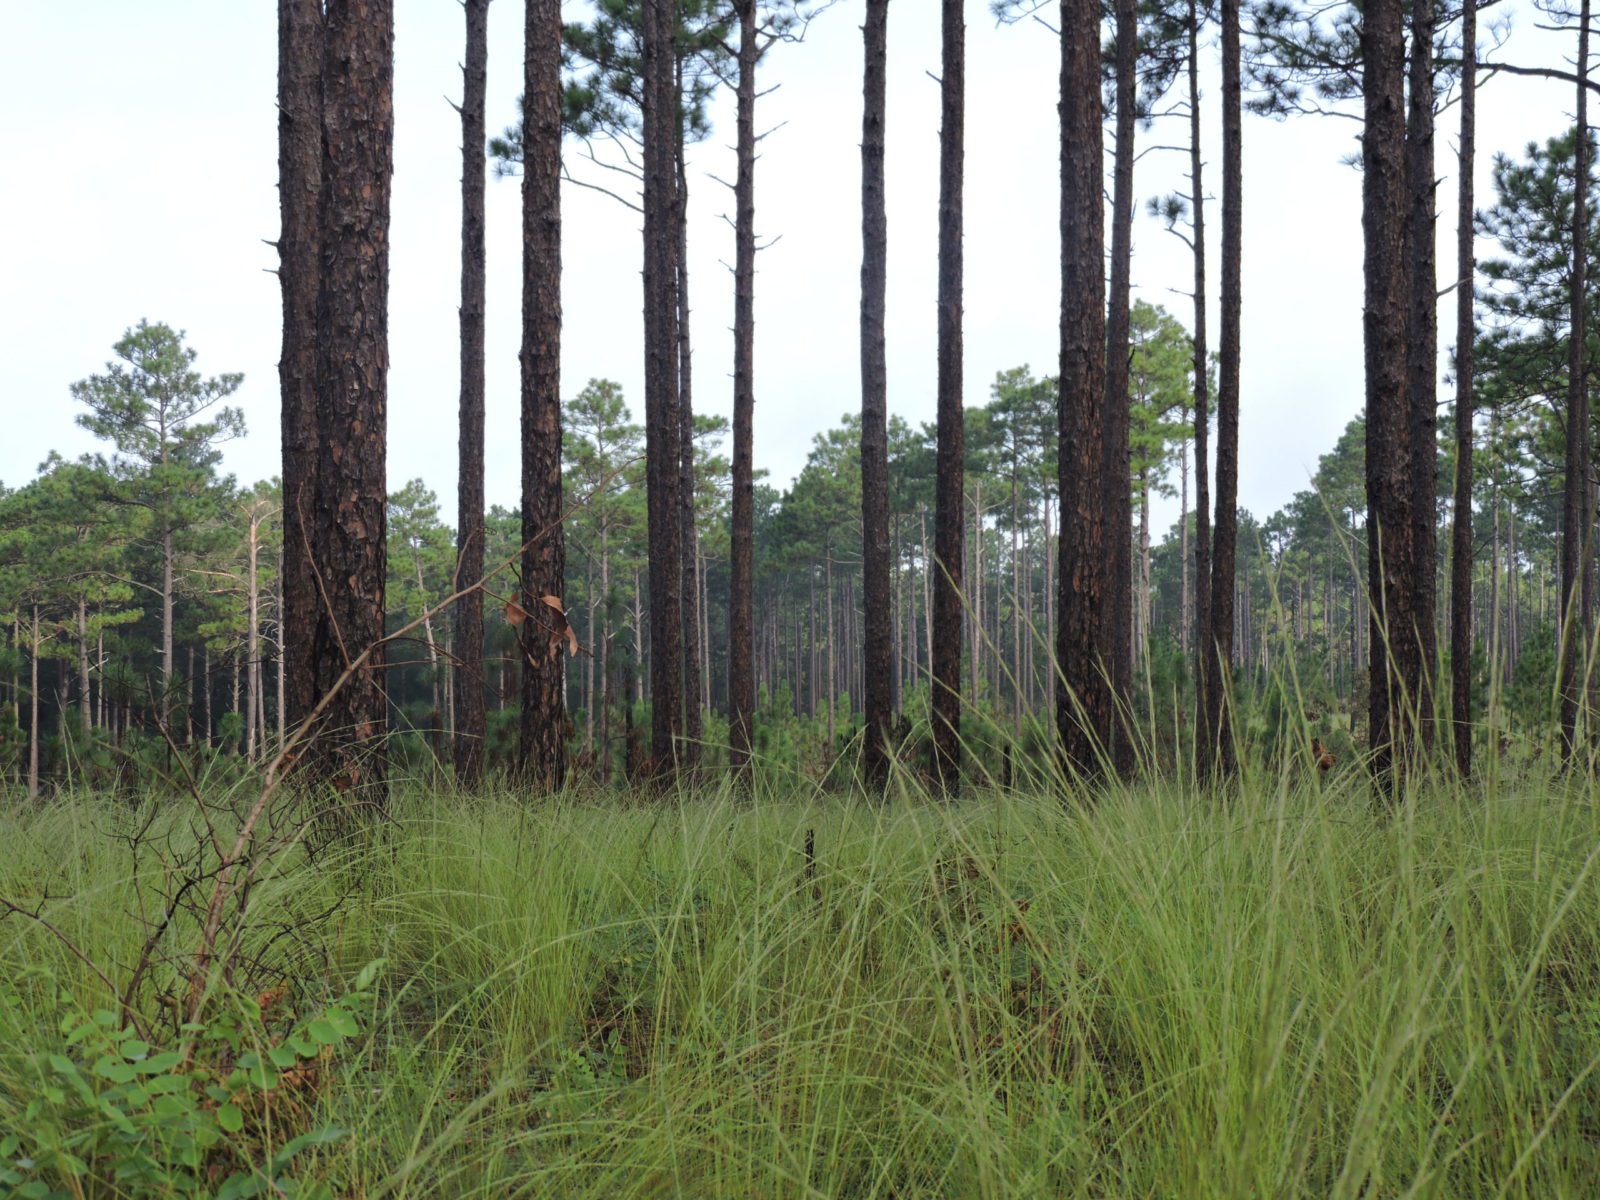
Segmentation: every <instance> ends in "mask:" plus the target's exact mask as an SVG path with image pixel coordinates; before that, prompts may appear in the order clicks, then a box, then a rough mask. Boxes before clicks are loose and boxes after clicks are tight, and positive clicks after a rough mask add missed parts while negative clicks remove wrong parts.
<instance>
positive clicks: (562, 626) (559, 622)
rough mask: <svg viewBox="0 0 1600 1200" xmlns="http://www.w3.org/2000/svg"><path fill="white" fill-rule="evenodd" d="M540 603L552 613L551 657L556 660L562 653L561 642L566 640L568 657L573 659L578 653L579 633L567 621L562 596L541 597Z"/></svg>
mask: <svg viewBox="0 0 1600 1200" xmlns="http://www.w3.org/2000/svg"><path fill="white" fill-rule="evenodd" d="M539 602H540V603H541V604H543V605H544V606H545V607H546V608H548V609H549V610H550V612H551V622H550V657H551V658H555V657H556V655H558V654H560V653H561V640H562V639H563V638H565V639H566V642H567V657H568V658H571V657H572V656H573V655H575V654H577V653H578V633H577V630H575V629H573V628H572V624H571V622H569V621H568V620H567V610H566V609H565V608H563V607H562V605H561V597H560V596H540V597H539Z"/></svg>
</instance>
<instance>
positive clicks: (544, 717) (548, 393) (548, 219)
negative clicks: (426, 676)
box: [521, 0, 567, 791]
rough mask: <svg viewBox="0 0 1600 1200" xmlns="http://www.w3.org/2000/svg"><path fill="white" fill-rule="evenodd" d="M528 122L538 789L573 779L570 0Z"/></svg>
mask: <svg viewBox="0 0 1600 1200" xmlns="http://www.w3.org/2000/svg"><path fill="white" fill-rule="evenodd" d="M524 37H525V41H524V54H525V59H524V64H523V97H524V98H523V121H522V164H523V169H522V353H521V366H522V541H523V547H522V607H523V608H524V609H525V610H526V611H527V612H528V614H529V615H528V618H527V619H526V620H524V621H523V623H522V627H521V628H522V747H521V754H522V768H523V773H524V777H525V779H526V781H527V783H528V784H529V786H531V787H533V788H534V789H536V790H539V791H555V790H557V789H559V788H560V787H561V785H562V783H563V782H564V781H565V779H566V771H567V755H566V697H565V695H564V689H563V672H564V667H565V657H566V646H565V644H564V639H562V638H561V637H560V632H561V630H560V625H561V624H563V623H564V622H562V621H561V620H559V619H555V620H553V616H554V611H555V610H554V609H552V608H551V607H550V606H548V605H547V604H546V603H545V602H544V601H543V600H542V597H544V596H554V597H557V599H558V601H559V602H560V603H561V604H562V606H563V607H564V606H565V598H564V597H565V588H566V582H565V576H566V542H565V539H564V536H563V533H562V528H561V518H562V512H561V3H560V0H528V7H527V22H526V26H525V35H524Z"/></svg>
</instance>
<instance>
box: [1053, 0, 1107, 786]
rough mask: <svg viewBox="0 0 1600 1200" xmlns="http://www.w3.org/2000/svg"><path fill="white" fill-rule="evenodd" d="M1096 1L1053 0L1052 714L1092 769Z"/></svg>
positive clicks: (1099, 279)
mask: <svg viewBox="0 0 1600 1200" xmlns="http://www.w3.org/2000/svg"><path fill="white" fill-rule="evenodd" d="M1099 29H1100V13H1099V7H1098V5H1096V4H1094V3H1092V2H1091V0H1062V4H1061V363H1060V395H1059V408H1058V421H1059V432H1060V461H1059V479H1058V483H1059V489H1060V490H1059V495H1060V497H1061V536H1060V568H1059V570H1058V572H1057V577H1056V586H1057V588H1058V589H1059V597H1058V600H1057V605H1056V643H1055V645H1056V664H1055V665H1056V671H1055V679H1056V685H1055V688H1056V722H1057V726H1058V728H1059V732H1060V737H1061V745H1062V752H1063V754H1064V755H1065V758H1066V762H1067V764H1068V765H1069V767H1071V768H1072V769H1073V770H1074V771H1076V772H1078V773H1079V774H1081V775H1085V776H1093V775H1095V774H1097V773H1098V772H1099V770H1100V768H1101V764H1102V762H1103V761H1104V759H1103V756H1104V755H1107V754H1109V753H1110V750H1111V738H1112V731H1113V727H1114V724H1115V721H1116V719H1117V712H1116V695H1115V691H1114V689H1113V687H1112V685H1111V680H1110V678H1109V674H1110V672H1111V669H1112V655H1113V653H1114V648H1113V646H1112V644H1111V641H1112V638H1113V636H1114V629H1113V626H1114V622H1112V621H1111V620H1109V619H1108V616H1107V610H1108V609H1109V607H1110V605H1111V603H1112V601H1113V596H1114V593H1115V587H1116V584H1115V581H1114V579H1113V578H1112V572H1113V571H1114V569H1115V564H1114V561H1112V556H1111V553H1110V547H1109V546H1108V545H1107V535H1108V526H1107V519H1108V518H1107V513H1106V511H1105V487H1104V484H1103V482H1102V481H1103V480H1104V479H1105V478H1106V476H1107V475H1108V474H1110V473H1111V472H1113V471H1115V469H1116V467H1117V462H1116V457H1115V455H1114V454H1113V453H1112V452H1111V440H1110V438H1109V437H1108V435H1107V429H1106V426H1105V422H1104V411H1103V406H1104V400H1105V365H1106V364H1105V355H1106V337H1105V321H1106V316H1105V313H1106V309H1105V298H1106V282H1105V230H1104V222H1105V196H1104V187H1103V184H1102V182H1101V175H1102V167H1101V159H1102V155H1103V153H1104V149H1103V143H1104V130H1103V128H1102V113H1101V107H1102V106H1101V98H1100V35H1099Z"/></svg>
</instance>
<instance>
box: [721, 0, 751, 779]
mask: <svg viewBox="0 0 1600 1200" xmlns="http://www.w3.org/2000/svg"><path fill="white" fill-rule="evenodd" d="M735 11H736V12H737V13H738V16H739V84H738V102H737V105H738V113H737V118H736V123H737V126H738V134H737V138H736V141H737V153H738V160H739V165H738V171H739V173H738V176H737V177H736V179H735V180H734V266H733V497H732V501H733V524H732V536H731V544H730V550H731V554H730V562H729V583H728V712H729V720H728V735H729V748H728V760H729V764H730V765H731V766H732V767H733V768H734V770H735V771H737V772H739V773H741V774H744V775H748V773H749V764H750V748H751V744H752V738H753V735H754V721H755V712H756V681H755V670H754V666H753V663H752V658H753V654H754V646H753V641H754V637H755V449H754V447H755V406H756V395H755V341H756V299H755V297H756V192H755V187H756V184H755V175H756V111H755V110H756V58H757V52H758V46H757V29H756V0H739V3H738V4H737V5H736V7H735Z"/></svg>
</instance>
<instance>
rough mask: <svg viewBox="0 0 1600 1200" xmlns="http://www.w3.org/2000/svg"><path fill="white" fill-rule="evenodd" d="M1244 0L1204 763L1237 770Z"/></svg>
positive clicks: (1228, 181) (1232, 70)
mask: <svg viewBox="0 0 1600 1200" xmlns="http://www.w3.org/2000/svg"><path fill="white" fill-rule="evenodd" d="M1239 60H1240V55H1239V0H1222V346H1221V360H1222V361H1221V364H1220V368H1219V370H1218V374H1217V498H1216V519H1215V522H1214V529H1213V534H1212V548H1211V563H1210V574H1211V611H1210V613H1209V616H1208V620H1207V624H1208V626H1209V628H1210V631H1211V636H1212V647H1213V648H1212V658H1211V663H1210V664H1209V665H1210V667H1211V668H1212V669H1211V670H1210V671H1209V673H1208V675H1207V679H1206V686H1207V689H1208V690H1207V696H1206V712H1207V715H1208V716H1209V718H1210V721H1211V733H1210V738H1211V745H1210V746H1209V747H1208V748H1207V752H1206V754H1205V756H1204V761H1205V762H1207V763H1213V762H1214V764H1215V766H1216V767H1218V768H1219V769H1220V770H1221V771H1222V772H1223V773H1224V774H1232V772H1233V770H1234V766H1235V764H1234V761H1233V759H1234V751H1233V733H1232V728H1231V719H1230V713H1229V711H1228V704H1227V694H1228V675H1229V666H1230V664H1231V663H1232V662H1233V626H1234V614H1233V597H1234V589H1235V584H1236V580H1235V553H1236V543H1237V539H1238V528H1239V323H1240V282H1241V274H1242V253H1241V250H1242V241H1243V234H1244V225H1243V217H1242V213H1243V206H1242V203H1241V200H1242V197H1241V193H1242V190H1243V187H1244V160H1243V157H1242V145H1241V143H1242V130H1241V127H1240V116H1241V95H1240V87H1239Z"/></svg>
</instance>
